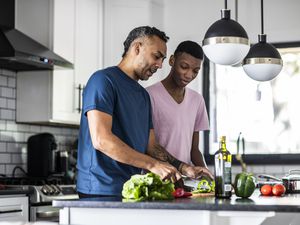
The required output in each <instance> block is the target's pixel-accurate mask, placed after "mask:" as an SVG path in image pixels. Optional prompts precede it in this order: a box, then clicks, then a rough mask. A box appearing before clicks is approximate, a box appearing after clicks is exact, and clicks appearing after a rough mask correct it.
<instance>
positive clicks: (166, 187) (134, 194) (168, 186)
mask: <svg viewBox="0 0 300 225" xmlns="http://www.w3.org/2000/svg"><path fill="white" fill-rule="evenodd" d="M174 190H175V189H174V184H173V183H171V182H170V181H169V180H166V181H162V180H161V179H160V177H159V176H158V175H156V174H154V173H147V174H145V175H139V174H137V175H133V176H131V178H130V180H128V181H126V182H125V183H124V185H123V190H122V196H123V198H124V200H125V201H126V200H127V201H145V200H168V199H173V195H172V193H173V191H174Z"/></svg>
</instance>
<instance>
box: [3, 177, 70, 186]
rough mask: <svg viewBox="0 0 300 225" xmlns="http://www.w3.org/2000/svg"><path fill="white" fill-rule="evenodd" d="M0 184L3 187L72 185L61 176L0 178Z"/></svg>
mask: <svg viewBox="0 0 300 225" xmlns="http://www.w3.org/2000/svg"><path fill="white" fill-rule="evenodd" d="M0 184H3V185H36V186H38V185H45V184H48V185H51V184H54V185H66V184H73V183H72V182H71V181H70V180H68V179H67V178H65V177H63V176H49V177H0Z"/></svg>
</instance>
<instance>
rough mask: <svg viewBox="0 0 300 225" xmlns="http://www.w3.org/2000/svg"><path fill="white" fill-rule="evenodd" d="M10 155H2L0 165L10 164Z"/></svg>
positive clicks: (0, 154) (0, 155)
mask: <svg viewBox="0 0 300 225" xmlns="http://www.w3.org/2000/svg"><path fill="white" fill-rule="evenodd" d="M10 162H11V159H10V154H8V153H0V163H10Z"/></svg>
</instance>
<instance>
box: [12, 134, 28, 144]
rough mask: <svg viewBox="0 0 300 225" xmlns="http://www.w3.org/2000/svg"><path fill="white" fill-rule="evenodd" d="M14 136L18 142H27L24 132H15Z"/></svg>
mask: <svg viewBox="0 0 300 225" xmlns="http://www.w3.org/2000/svg"><path fill="white" fill-rule="evenodd" d="M13 137H14V139H15V141H16V142H26V141H27V140H25V135H24V133H21V132H20V133H18V132H13Z"/></svg>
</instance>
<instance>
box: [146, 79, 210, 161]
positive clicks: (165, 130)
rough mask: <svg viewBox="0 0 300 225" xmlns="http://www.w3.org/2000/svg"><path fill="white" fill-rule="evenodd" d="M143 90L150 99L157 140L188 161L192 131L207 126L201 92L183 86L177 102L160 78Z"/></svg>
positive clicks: (168, 149) (181, 158) (178, 156)
mask: <svg viewBox="0 0 300 225" xmlns="http://www.w3.org/2000/svg"><path fill="white" fill-rule="evenodd" d="M146 90H147V91H148V93H149V95H150V99H151V105H152V120H153V127H154V132H155V138H156V141H157V142H158V143H159V144H160V145H161V146H163V147H164V148H165V149H166V150H167V151H168V152H170V153H171V154H172V155H173V156H174V157H176V158H177V159H179V160H181V161H183V162H185V163H188V164H191V147H192V139H193V133H194V132H196V131H202V130H208V129H209V122H208V116H207V111H206V107H205V102H204V99H203V96H202V95H200V94H199V93H197V92H196V91H194V90H192V89H190V88H185V95H184V99H183V101H182V102H181V103H177V102H176V101H175V100H174V99H173V97H172V96H171V95H170V94H169V93H168V91H167V90H166V89H165V87H164V86H163V84H162V83H161V82H158V83H155V84H153V85H151V86H149V87H148V88H146Z"/></svg>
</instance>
